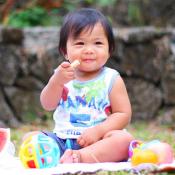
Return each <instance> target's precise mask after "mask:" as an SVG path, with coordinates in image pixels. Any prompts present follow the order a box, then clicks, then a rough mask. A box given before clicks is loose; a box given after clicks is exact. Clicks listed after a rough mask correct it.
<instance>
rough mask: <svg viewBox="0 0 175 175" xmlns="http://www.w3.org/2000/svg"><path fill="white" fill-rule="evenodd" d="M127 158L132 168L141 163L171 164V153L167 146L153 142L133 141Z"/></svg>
mask: <svg viewBox="0 0 175 175" xmlns="http://www.w3.org/2000/svg"><path fill="white" fill-rule="evenodd" d="M129 158H130V160H131V164H132V165H133V166H136V165H139V164H141V163H153V164H163V163H172V162H173V151H172V148H171V146H170V145H169V144H167V143H164V142H160V141H159V140H153V141H151V142H147V143H144V142H142V141H138V140H134V141H132V142H131V143H130V146H129Z"/></svg>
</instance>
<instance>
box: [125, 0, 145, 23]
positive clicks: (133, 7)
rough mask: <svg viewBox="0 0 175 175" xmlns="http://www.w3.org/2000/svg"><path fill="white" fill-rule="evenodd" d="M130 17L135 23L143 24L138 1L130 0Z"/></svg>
mask: <svg viewBox="0 0 175 175" xmlns="http://www.w3.org/2000/svg"><path fill="white" fill-rule="evenodd" d="M128 18H129V20H130V22H131V23H132V24H134V25H137V26H139V25H142V24H143V21H142V13H141V9H140V6H139V3H138V2H132V1H130V2H129V4H128Z"/></svg>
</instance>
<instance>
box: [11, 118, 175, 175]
mask: <svg viewBox="0 0 175 175" xmlns="http://www.w3.org/2000/svg"><path fill="white" fill-rule="evenodd" d="M52 128H53V121H48V122H47V123H37V122H36V123H31V124H28V125H23V126H21V127H19V128H17V129H11V140H12V141H13V143H14V144H15V147H16V155H18V151H19V146H20V144H21V139H22V137H23V136H24V135H25V133H27V132H29V131H35V130H48V131H51V130H52ZM173 129H174V128H173V127H170V126H164V125H159V124H158V123H157V122H136V123H132V124H131V125H130V126H128V128H127V130H128V131H129V132H130V133H131V134H132V135H133V136H134V137H135V139H139V140H142V141H151V140H154V139H159V140H160V141H164V142H167V143H169V144H170V145H171V146H172V147H173V151H174V153H175V142H174V138H175V131H174V130H173ZM95 174H98V175H132V174H133V173H131V172H124V171H120V172H106V171H100V172H98V173H95ZM143 174H146V173H143ZM159 174H161V175H167V174H168V173H159ZM149 175H152V174H149Z"/></svg>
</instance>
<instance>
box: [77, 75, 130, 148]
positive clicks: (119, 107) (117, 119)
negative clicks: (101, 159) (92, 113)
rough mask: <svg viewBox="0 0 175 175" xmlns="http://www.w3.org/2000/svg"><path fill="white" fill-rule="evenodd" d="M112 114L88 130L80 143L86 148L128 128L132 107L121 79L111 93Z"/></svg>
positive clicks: (79, 140)
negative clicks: (108, 135)
mask: <svg viewBox="0 0 175 175" xmlns="http://www.w3.org/2000/svg"><path fill="white" fill-rule="evenodd" d="M110 102H111V108H112V114H111V115H110V116H108V117H107V119H106V120H105V121H104V122H102V123H100V124H99V125H96V126H95V127H92V128H89V129H87V130H86V131H85V132H84V133H83V134H82V135H81V136H80V137H79V138H78V140H77V141H78V143H79V144H80V145H81V146H83V147H86V146H88V145H90V144H93V143H95V142H97V141H98V140H100V139H102V138H104V137H105V136H106V135H107V134H108V133H109V132H110V131H113V130H121V129H123V128H125V127H126V126H127V124H128V123H129V122H130V119H131V105H130V101H129V97H128V94H127V91H126V87H125V84H124V82H123V80H122V78H121V77H118V78H117V79H116V82H115V83H114V85H113V88H112V90H111V93H110Z"/></svg>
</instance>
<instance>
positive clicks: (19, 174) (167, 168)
mask: <svg viewBox="0 0 175 175" xmlns="http://www.w3.org/2000/svg"><path fill="white" fill-rule="evenodd" d="M99 171H111V172H114V171H115V172H117V171H127V172H133V173H137V172H138V174H139V172H144V171H145V172H154V173H157V172H175V160H174V162H173V163H171V164H163V165H159V166H157V165H154V164H140V165H138V166H136V167H133V166H132V165H131V163H130V162H106V163H91V164H88V163H74V164H58V165H57V166H56V167H53V168H44V169H26V168H24V167H23V165H22V164H21V162H20V160H19V157H15V156H10V155H6V156H4V157H1V160H0V174H2V175H14V174H15V175H41V174H42V175H59V174H83V173H84V174H87V173H94V174H95V173H96V172H99Z"/></svg>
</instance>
